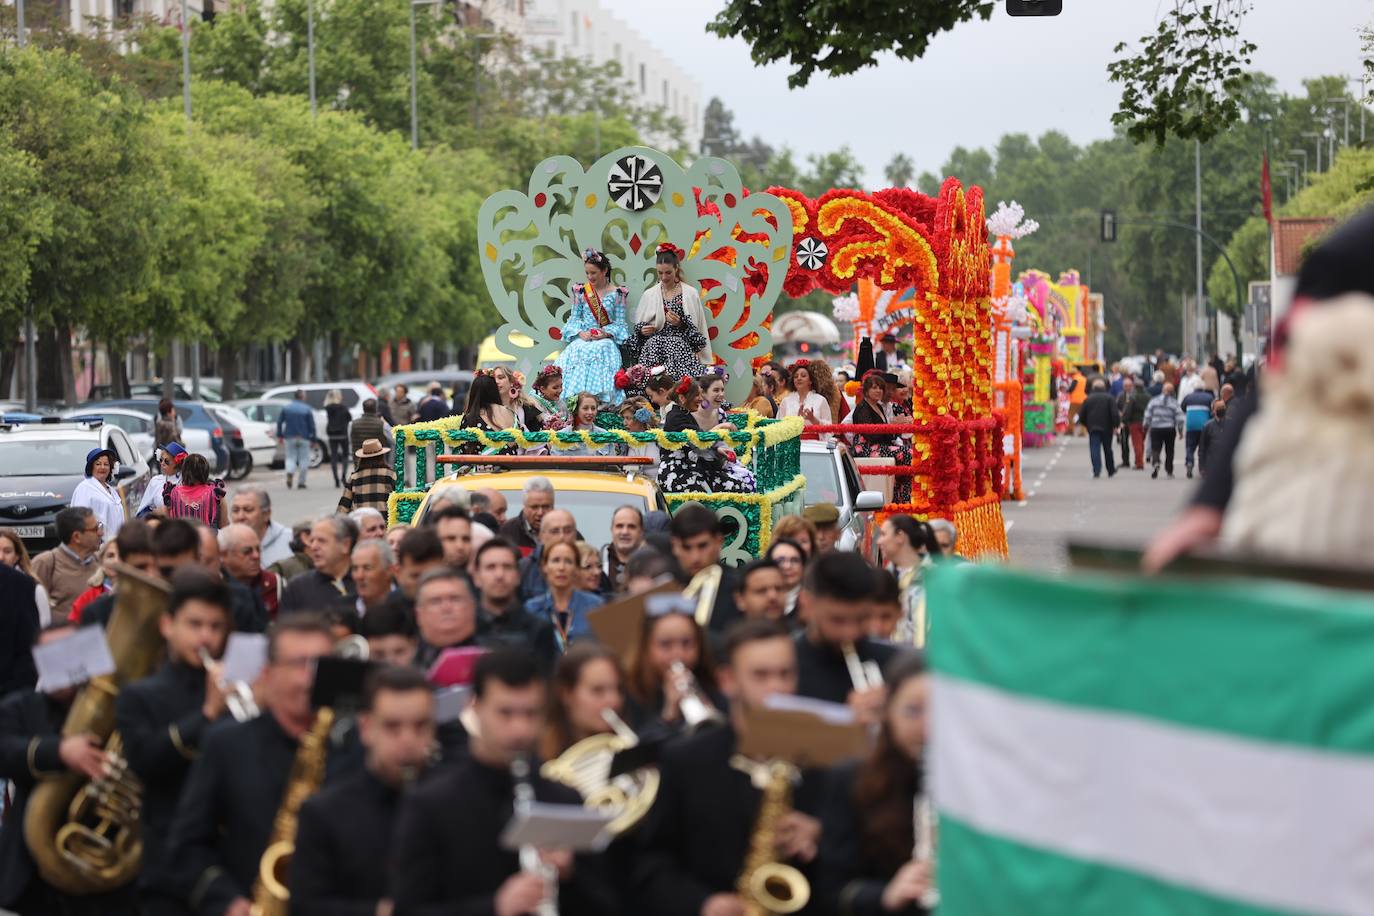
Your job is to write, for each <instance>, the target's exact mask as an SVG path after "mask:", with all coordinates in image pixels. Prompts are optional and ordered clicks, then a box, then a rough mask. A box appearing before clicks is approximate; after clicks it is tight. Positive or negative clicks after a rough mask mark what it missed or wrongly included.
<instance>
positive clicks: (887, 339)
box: [878, 334, 897, 344]
mask: <svg viewBox="0 0 1374 916" xmlns="http://www.w3.org/2000/svg"><path fill="white" fill-rule="evenodd" d="M896 342H897V335H896V334H884V335H883V336H882V337H879V338H878V343H885V344H887V343H890V344H895V343H896Z"/></svg>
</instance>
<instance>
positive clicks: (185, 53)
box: [162, 0, 200, 401]
mask: <svg viewBox="0 0 1374 916" xmlns="http://www.w3.org/2000/svg"><path fill="white" fill-rule="evenodd" d="M181 107H182V108H183V109H184V110H185V112H186V133H188V134H189V133H190V132H191V19H190V14H189V13H188V12H187V11H186V0H181ZM169 368H170V367H169ZM174 375H175V372H174V371H173V372H164V373H163V382H162V387H163V391H164V392H166V391H167V389H168V387H169V382H170V381H171V380H172V377H173V376H174ZM191 398H192V399H193V400H197V401H199V400H200V341H199V340H194V341H192V342H191Z"/></svg>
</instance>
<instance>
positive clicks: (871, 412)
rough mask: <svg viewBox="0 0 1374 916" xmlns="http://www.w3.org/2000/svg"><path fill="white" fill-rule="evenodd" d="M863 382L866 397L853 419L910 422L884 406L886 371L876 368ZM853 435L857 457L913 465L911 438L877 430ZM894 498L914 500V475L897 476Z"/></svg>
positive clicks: (874, 422) (856, 409) (894, 484)
mask: <svg viewBox="0 0 1374 916" xmlns="http://www.w3.org/2000/svg"><path fill="white" fill-rule="evenodd" d="M862 384H863V389H862V396H863V400H861V401H860V402H859V403H858V405H857V406H856V407H855V408H854V412H853V413H852V414H850V416H849V422H851V423H855V424H862V425H868V424H880V425H881V424H887V423H893V422H897V423H904V422H910V421H909V420H908V419H906V418H904V417H903V418H900V419H898V418H897V417H895V416H894V418H893V419H891V420H889V419H888V417H887V413H886V411H885V410H884V408H883V402H884V400H885V398H886V396H887V386H888V382H887V380H886V379H885V378H884V377H883V373H881V372H879V371H877V370H876V369H875V370H872V371H870V372H869V373H868V374H866V375H865V376H864V377H863V383H862ZM894 407H895V405H894ZM894 413H895V410H894ZM853 435H854V455H855V457H858V458H895V459H896V460H897V466H898V467H910V466H911V440H910V439H904V438H902V437H901V436H894V435H882V434H876V433H854V434H853ZM892 501H893V502H894V503H909V502H911V478H910V477H895V478H893V480H892Z"/></svg>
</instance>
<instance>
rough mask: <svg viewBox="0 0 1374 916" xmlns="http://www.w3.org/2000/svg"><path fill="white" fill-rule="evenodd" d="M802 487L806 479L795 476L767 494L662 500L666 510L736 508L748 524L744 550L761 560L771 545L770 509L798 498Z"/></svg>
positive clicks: (669, 495)
mask: <svg viewBox="0 0 1374 916" xmlns="http://www.w3.org/2000/svg"><path fill="white" fill-rule="evenodd" d="M805 486H806V478H805V477H803V476H802V475H801V474H797V475H796V476H794V477H793V478H792V479H791V481H789V482H788V483H786V484H784V485H783V486H781V487H777V488H775V489H772V490H769V491H768V492H766V493H665V494H664V497H665V498H666V499H667V501H668V506H669V508H674V507H676V506H680V505H682V504H683V503H688V502H698V503H702V504H703V505H706V506H708V507H714V506H718V505H725V506H734V507H735V508H736V509H739V510H740V512H741V513H742V514H743V515H744V516H745V518H746V519H747V520H748V521H749V523H750V524H749V533H748V535H747V537H746V540H745V548H746V550H748V552H749V553H750V554H751V555H752V556H755V557H760V556H763V554H764V552H765V551H767V550H768V545H769V544H771V543H772V542H773V507H774V506H776V505H777V504H778V503H781V502H785V501H787V500H789V499H791V498H793V497H794V496H799V495H800V493H801V492H802V490H803V488H804V487H805Z"/></svg>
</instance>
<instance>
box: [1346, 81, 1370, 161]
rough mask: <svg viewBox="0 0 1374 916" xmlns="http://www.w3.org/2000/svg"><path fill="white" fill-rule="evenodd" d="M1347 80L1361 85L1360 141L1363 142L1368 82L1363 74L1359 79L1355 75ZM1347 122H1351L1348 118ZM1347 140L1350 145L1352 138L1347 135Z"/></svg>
mask: <svg viewBox="0 0 1374 916" xmlns="http://www.w3.org/2000/svg"><path fill="white" fill-rule="evenodd" d="M1346 82H1347V83H1358V84H1359V86H1360V97H1359V100H1358V102H1359V106H1360V142H1361V143H1364V99H1365V94H1366V93H1365V86H1366V84H1365V78H1364V77H1363V76H1361V77H1360V78H1359V79H1356V78H1355V77H1353V76H1352V77H1348V78H1347V79H1346ZM1348 116H1349V109H1347V118H1348ZM1346 123H1349V121H1348V120H1347V122H1346ZM1345 142H1346V144H1347V145H1349V143H1350V138H1349V137H1347V138H1346V141H1345Z"/></svg>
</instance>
